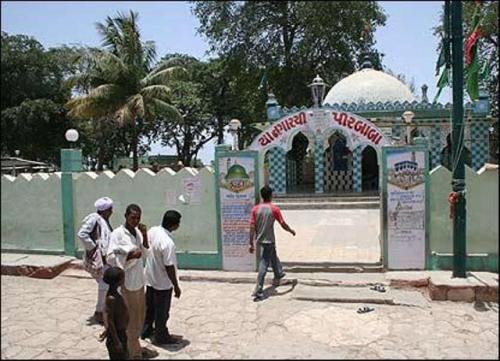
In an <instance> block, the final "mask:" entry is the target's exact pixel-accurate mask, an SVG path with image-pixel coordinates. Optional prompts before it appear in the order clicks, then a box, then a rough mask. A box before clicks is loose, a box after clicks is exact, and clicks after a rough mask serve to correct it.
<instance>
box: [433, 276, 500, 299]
mask: <svg viewBox="0 0 500 361" xmlns="http://www.w3.org/2000/svg"><path fill="white" fill-rule="evenodd" d="M429 274H430V279H429V296H430V297H431V299H433V300H438V301H444V300H450V301H465V302H473V301H476V300H477V301H496V302H498V283H497V285H496V287H495V277H496V279H498V274H495V273H491V274H490V272H476V273H473V272H468V273H467V277H466V278H458V277H452V272H451V271H431V272H429ZM476 295H477V297H476Z"/></svg>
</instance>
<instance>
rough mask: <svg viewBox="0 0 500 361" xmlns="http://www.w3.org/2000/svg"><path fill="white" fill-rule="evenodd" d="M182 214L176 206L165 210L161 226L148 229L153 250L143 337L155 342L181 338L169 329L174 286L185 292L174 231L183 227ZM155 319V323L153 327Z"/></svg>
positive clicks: (177, 293) (148, 267)
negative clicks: (176, 254)
mask: <svg viewBox="0 0 500 361" xmlns="http://www.w3.org/2000/svg"><path fill="white" fill-rule="evenodd" d="M180 222H181V214H180V213H179V212H177V211H174V210H169V211H167V212H165V214H164V216H163V221H162V224H161V226H156V227H153V228H151V229H149V231H148V239H149V242H150V245H151V247H150V249H151V251H150V254H149V256H148V258H147V260H146V270H145V275H146V319H145V322H144V328H143V330H142V339H145V338H146V337H151V340H152V342H153V344H156V345H162V344H172V343H177V342H179V341H180V339H179V338H176V337H174V336H173V335H171V334H170V333H169V332H168V328H167V321H168V318H169V313H170V304H171V300H172V289H173V291H174V295H175V297H177V298H179V297H180V296H181V289H180V288H179V283H178V281H177V275H176V267H177V258H176V256H175V244H174V241H173V239H172V233H171V232H173V231H175V230H177V229H178V228H179V225H180ZM153 323H154V327H153Z"/></svg>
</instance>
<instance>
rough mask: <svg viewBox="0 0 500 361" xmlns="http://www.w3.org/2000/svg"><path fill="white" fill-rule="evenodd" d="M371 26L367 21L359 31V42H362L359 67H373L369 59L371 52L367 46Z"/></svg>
mask: <svg viewBox="0 0 500 361" xmlns="http://www.w3.org/2000/svg"><path fill="white" fill-rule="evenodd" d="M370 29H371V26H370V24H369V23H367V24H365V26H364V27H363V31H362V33H361V42H362V43H363V50H362V54H363V63H361V69H373V64H372V61H371V58H372V56H371V55H372V53H371V52H370V49H369V46H368V39H369V35H368V34H369V33H370Z"/></svg>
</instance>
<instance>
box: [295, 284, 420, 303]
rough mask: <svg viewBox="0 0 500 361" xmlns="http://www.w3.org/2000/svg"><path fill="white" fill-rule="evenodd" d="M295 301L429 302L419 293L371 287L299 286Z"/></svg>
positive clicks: (296, 289)
mask: <svg viewBox="0 0 500 361" xmlns="http://www.w3.org/2000/svg"><path fill="white" fill-rule="evenodd" d="M292 298H293V299H296V300H301V301H318V302H337V303H374V304H385V305H402V306H417V307H428V306H429V301H428V300H427V299H426V298H425V296H424V295H423V294H422V293H420V292H418V291H407V290H397V289H391V288H386V291H385V292H378V291H375V290H371V289H370V288H369V287H328V288H319V287H312V286H308V285H302V284H299V285H297V287H296V288H295V291H294V294H293V296H292Z"/></svg>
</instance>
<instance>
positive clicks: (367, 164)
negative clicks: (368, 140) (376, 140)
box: [361, 145, 379, 194]
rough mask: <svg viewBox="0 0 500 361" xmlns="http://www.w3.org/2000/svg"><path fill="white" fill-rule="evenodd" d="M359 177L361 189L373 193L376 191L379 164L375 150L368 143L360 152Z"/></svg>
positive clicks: (377, 188)
mask: <svg viewBox="0 0 500 361" xmlns="http://www.w3.org/2000/svg"><path fill="white" fill-rule="evenodd" d="M361 177H362V178H361V179H362V180H361V190H362V191H363V192H369V193H374V194H375V193H377V192H378V190H379V184H378V179H379V164H378V160H377V152H376V151H375V149H373V147H371V146H369V145H368V146H366V147H365V149H363V152H362V153H361Z"/></svg>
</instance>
